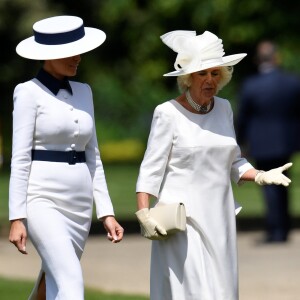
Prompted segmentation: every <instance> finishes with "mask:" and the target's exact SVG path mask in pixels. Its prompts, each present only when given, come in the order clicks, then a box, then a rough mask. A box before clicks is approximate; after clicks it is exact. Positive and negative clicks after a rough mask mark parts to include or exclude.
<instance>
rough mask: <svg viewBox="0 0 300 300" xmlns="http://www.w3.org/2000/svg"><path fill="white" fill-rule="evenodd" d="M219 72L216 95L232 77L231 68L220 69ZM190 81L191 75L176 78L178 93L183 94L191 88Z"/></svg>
mask: <svg viewBox="0 0 300 300" xmlns="http://www.w3.org/2000/svg"><path fill="white" fill-rule="evenodd" d="M220 71H221V79H220V81H219V83H218V87H217V93H218V92H219V91H220V90H221V89H222V88H223V87H224V86H225V85H227V84H228V83H229V81H230V80H231V77H232V73H233V67H232V66H228V67H220ZM191 84H192V80H191V74H186V75H181V76H178V77H177V85H178V88H179V91H180V92H182V93H184V92H186V91H187V90H188V88H189V87H190V86H191Z"/></svg>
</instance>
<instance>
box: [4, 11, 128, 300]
mask: <svg viewBox="0 0 300 300" xmlns="http://www.w3.org/2000/svg"><path fill="white" fill-rule="evenodd" d="M33 31H34V36H32V37H29V38H27V39H25V40H23V41H22V42H21V43H19V44H18V46H17V48H16V51H17V53H18V54H19V55H20V56H22V57H25V58H28V59H34V60H41V61H43V66H42V68H41V69H40V70H39V72H38V74H37V75H36V77H35V78H33V79H31V80H29V81H27V82H24V83H21V84H18V85H17V86H16V88H15V90H14V95H13V100H14V110H13V151H12V161H11V176H10V190H9V219H10V221H11V229H10V234H9V240H10V242H12V243H13V244H14V245H15V246H16V247H17V249H18V250H19V251H20V252H21V253H23V254H27V252H26V240H27V232H28V236H29V237H30V239H31V241H32V243H33V245H34V247H35V248H36V250H37V252H38V254H39V255H40V257H41V261H42V267H41V271H40V274H39V277H38V280H37V282H36V285H35V287H34V289H33V292H32V294H31V295H30V297H29V299H45V292H44V288H45V282H46V299H47V300H52V299H63V300H83V299H84V283H83V277H82V269H81V266H80V258H81V255H82V252H83V249H84V246H85V243H86V240H87V237H88V234H89V229H90V225H91V220H92V209H93V200H94V202H95V206H96V213H97V218H98V219H99V220H101V221H102V222H103V225H104V227H105V229H106V231H107V237H108V239H109V240H110V241H112V242H113V243H117V242H120V241H121V240H122V238H123V231H124V230H123V228H122V227H121V226H120V225H119V223H118V222H117V221H116V219H115V217H114V209H113V205H112V202H111V199H110V196H109V193H108V190H107V185H106V180H105V174H104V170H103V165H102V162H101V159H100V153H99V148H98V143H97V135H96V130H95V122H94V108H93V96H92V91H91V88H90V86H89V85H88V84H84V83H79V82H75V81H71V80H69V77H72V76H75V75H76V71H77V68H78V66H79V63H80V61H81V56H80V54H82V53H85V52H88V51H90V50H92V49H95V48H96V47H98V46H100V45H101V44H102V43H103V42H104V40H105V37H106V36H105V33H104V32H103V31H101V30H99V29H95V28H90V27H84V25H83V21H82V19H81V18H79V17H75V16H56V17H51V18H47V19H44V20H41V21H39V22H36V23H35V24H34V25H33Z"/></svg>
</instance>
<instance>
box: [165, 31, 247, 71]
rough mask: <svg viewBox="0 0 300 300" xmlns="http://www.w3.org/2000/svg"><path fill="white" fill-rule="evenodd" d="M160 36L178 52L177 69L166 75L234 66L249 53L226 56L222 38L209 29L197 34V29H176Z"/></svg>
mask: <svg viewBox="0 0 300 300" xmlns="http://www.w3.org/2000/svg"><path fill="white" fill-rule="evenodd" d="M160 38H161V39H162V41H163V42H164V43H165V44H166V45H167V46H168V47H170V48H171V49H172V50H173V51H175V52H177V57H176V61H175V64H174V68H175V70H176V71H173V72H170V73H167V74H164V76H181V75H186V74H190V73H194V72H198V71H201V70H205V69H209V68H214V67H219V66H220V67H221V66H233V65H235V64H237V63H238V62H240V61H241V60H242V59H243V58H244V57H245V56H246V55H247V54H246V53H239V54H233V55H228V56H224V54H225V52H224V50H223V44H222V40H221V39H219V38H218V37H217V36H216V35H215V34H213V33H211V32H209V31H205V32H204V33H203V34H201V35H196V31H188V30H175V31H171V32H168V33H166V34H164V35H162V36H161V37H160Z"/></svg>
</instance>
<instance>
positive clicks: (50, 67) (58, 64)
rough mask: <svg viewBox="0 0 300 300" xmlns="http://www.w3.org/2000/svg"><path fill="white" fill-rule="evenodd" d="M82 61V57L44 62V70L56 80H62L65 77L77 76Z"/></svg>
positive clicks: (76, 56)
mask: <svg viewBox="0 0 300 300" xmlns="http://www.w3.org/2000/svg"><path fill="white" fill-rule="evenodd" d="M80 61H81V57H80V55H75V56H71V57H66V58H61V59H51V60H46V61H45V62H44V69H45V71H47V72H48V73H50V74H51V75H52V76H54V77H55V78H57V79H59V80H62V79H63V78H65V77H72V76H75V75H76V73H77V67H78V65H79V63H80Z"/></svg>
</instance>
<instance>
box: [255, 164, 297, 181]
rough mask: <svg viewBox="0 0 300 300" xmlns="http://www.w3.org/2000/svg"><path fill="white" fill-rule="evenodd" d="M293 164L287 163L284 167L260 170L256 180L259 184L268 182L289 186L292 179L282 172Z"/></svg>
mask: <svg viewBox="0 0 300 300" xmlns="http://www.w3.org/2000/svg"><path fill="white" fill-rule="evenodd" d="M292 165H293V164H292V163H287V164H285V165H284V166H282V167H279V168H276V169H271V170H269V171H266V172H265V171H259V172H258V173H257V174H256V176H255V179H254V181H255V182H256V183H257V184H259V185H266V184H277V185H280V184H282V185H284V186H288V185H289V184H290V183H291V182H292V181H291V180H290V179H289V178H288V177H286V176H285V175H283V174H282V172H283V171H285V170H287V169H289V168H290V167H291V166H292Z"/></svg>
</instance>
